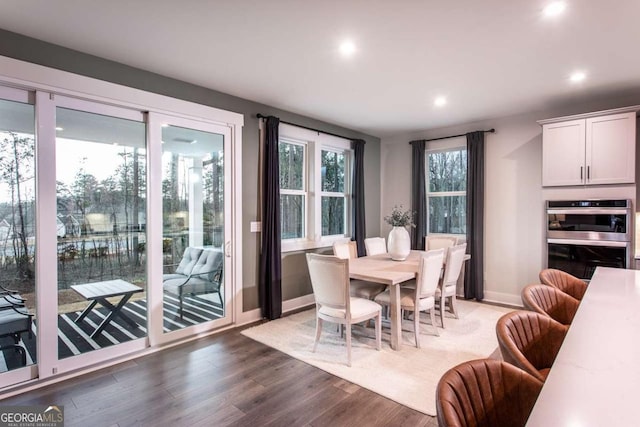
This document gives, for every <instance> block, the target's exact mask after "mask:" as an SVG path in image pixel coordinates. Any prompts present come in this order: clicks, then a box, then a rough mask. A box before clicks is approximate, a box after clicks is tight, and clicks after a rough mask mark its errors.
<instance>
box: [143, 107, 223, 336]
mask: <svg viewBox="0 0 640 427" xmlns="http://www.w3.org/2000/svg"><path fill="white" fill-rule="evenodd" d="M157 125H159V126H160V132H159V133H158V136H159V137H160V139H161V147H162V151H161V154H160V155H161V163H162V174H161V198H162V219H161V222H162V250H161V252H162V255H161V257H162V268H163V274H162V307H163V327H162V331H163V333H164V334H169V333H171V332H174V331H180V330H183V329H187V330H193V331H195V330H198V329H201V328H203V327H206V328H209V327H211V326H212V325H223V324H227V323H230V321H231V320H230V319H231V317H230V316H229V308H228V304H229V300H230V292H229V290H230V286H229V283H230V280H229V274H228V273H227V272H228V271H229V265H230V264H229V259H230V254H229V253H227V249H228V248H226V244H225V243H226V242H227V241H228V240H229V237H228V236H229V235H230V233H229V227H230V221H227V217H228V216H229V215H228V211H229V209H228V204H227V203H226V192H227V189H228V188H229V181H230V180H229V178H228V175H229V170H228V168H227V167H226V165H225V163H226V162H225V144H228V143H229V142H228V141H229V131H228V129H226V128H224V127H221V126H216V125H212V124H207V123H202V122H197V121H192V120H185V119H180V118H176V117H169V116H155V115H152V116H151V122H150V126H151V127H155V126H157ZM186 333H190V332H186ZM173 335H182V333H179V334H173Z"/></svg>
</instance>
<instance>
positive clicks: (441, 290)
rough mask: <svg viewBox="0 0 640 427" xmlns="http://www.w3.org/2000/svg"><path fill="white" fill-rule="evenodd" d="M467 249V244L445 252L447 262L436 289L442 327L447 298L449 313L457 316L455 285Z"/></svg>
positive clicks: (453, 247)
mask: <svg viewBox="0 0 640 427" xmlns="http://www.w3.org/2000/svg"><path fill="white" fill-rule="evenodd" d="M466 250H467V244H466V243H463V244H461V245H456V246H452V247H450V248H449V250H448V252H447V262H446V265H445V267H444V273H443V275H442V279H440V283H439V286H438V289H436V301H439V302H440V321H441V322H442V328H443V329H444V317H445V316H444V313H445V311H447V310H446V306H447V300H448V301H449V308H450V310H451V314H453V317H455V318H456V319H457V318H458V309H457V307H456V285H457V284H458V278H459V277H460V273H461V272H462V267H463V266H464V255H465V252H466Z"/></svg>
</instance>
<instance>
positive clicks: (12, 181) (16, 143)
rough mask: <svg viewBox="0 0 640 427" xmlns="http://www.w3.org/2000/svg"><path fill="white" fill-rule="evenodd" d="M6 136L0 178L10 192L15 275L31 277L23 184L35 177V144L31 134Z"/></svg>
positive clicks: (0, 155)
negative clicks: (16, 273)
mask: <svg viewBox="0 0 640 427" xmlns="http://www.w3.org/2000/svg"><path fill="white" fill-rule="evenodd" d="M6 135H7V136H5V137H4V138H3V139H2V142H1V143H0V179H2V181H3V182H5V183H6V184H8V186H9V191H10V193H11V229H12V230H13V251H14V254H15V260H16V266H17V268H18V275H19V276H20V277H23V278H28V279H32V278H33V277H34V271H33V268H32V263H31V261H30V258H29V243H28V236H27V229H26V228H27V224H26V223H27V218H26V216H27V213H26V208H25V206H24V205H25V204H26V203H25V200H24V196H25V194H24V193H25V190H26V189H25V183H26V182H28V181H31V180H33V177H34V160H33V159H34V151H35V148H34V147H35V143H34V139H33V137H32V136H25V135H19V134H17V133H15V132H9V133H8V134H6ZM27 203H28V202H27Z"/></svg>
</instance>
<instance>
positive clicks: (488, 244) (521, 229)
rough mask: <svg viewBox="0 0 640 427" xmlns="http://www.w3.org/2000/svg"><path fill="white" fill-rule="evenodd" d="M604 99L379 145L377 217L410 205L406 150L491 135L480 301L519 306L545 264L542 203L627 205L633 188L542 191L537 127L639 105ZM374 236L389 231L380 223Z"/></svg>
mask: <svg viewBox="0 0 640 427" xmlns="http://www.w3.org/2000/svg"><path fill="white" fill-rule="evenodd" d="M631 101H635V102H630V100H609V101H606V102H598V103H597V104H594V103H592V104H591V105H585V104H582V105H581V106H580V107H581V108H565V109H558V110H555V111H551V110H549V111H543V112H536V113H528V114H522V115H517V116H510V117H503V118H497V119H492V120H485V121H479V122H475V123H468V124H463V125H459V126H452V127H448V128H440V129H432V130H426V131H423V132H416V133H409V134H403V135H395V136H391V137H387V138H383V139H382V147H381V167H382V197H381V216H382V217H384V216H385V215H388V213H389V212H390V210H391V208H392V207H393V205H396V204H403V205H404V206H405V207H409V206H411V146H410V145H409V144H408V142H409V141H411V140H415V139H423V138H424V139H428V138H437V137H440V136H447V135H456V134H461V133H466V132H470V131H474V130H480V129H490V128H495V129H496V133H495V134H489V133H487V134H486V139H485V149H486V152H485V266H484V269H485V278H484V279H485V299H486V300H490V301H498V302H504V303H511V304H520V303H521V300H520V291H521V290H522V288H523V287H524V286H526V285H527V284H530V283H538V273H539V272H540V270H541V269H542V268H544V267H545V264H546V246H545V217H544V201H545V200H547V199H565V198H567V199H581V198H629V199H632V200H633V201H634V206H635V196H636V187H635V185H627V186H599V187H594V188H585V187H570V188H560V189H558V188H546V189H543V188H542V128H541V127H540V126H539V125H538V124H537V123H536V121H537V120H541V119H546V118H551V117H559V116H564V115H570V114H578V113H584V112H588V111H599V110H603V109H609V108H616V107H624V106H628V105H635V104H640V99H635V100H631ZM380 230H381V232H382V234H383V235H386V234H388V232H389V230H390V227H389V226H388V225H387V224H385V223H384V221H381V228H380Z"/></svg>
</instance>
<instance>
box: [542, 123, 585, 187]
mask: <svg viewBox="0 0 640 427" xmlns="http://www.w3.org/2000/svg"><path fill="white" fill-rule="evenodd" d="M584 129H585V121H584V120H571V121H568V122H560V123H550V124H547V125H544V126H542V185H543V186H559V185H582V184H584V177H585V176H586V170H585V167H584V159H585V151H584V138H585V133H584V132H585V130H584Z"/></svg>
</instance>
